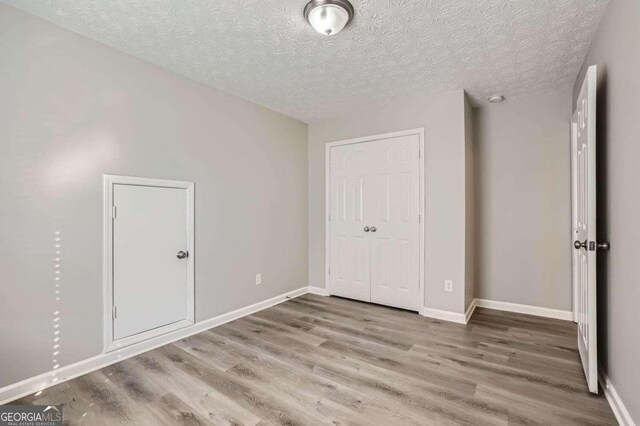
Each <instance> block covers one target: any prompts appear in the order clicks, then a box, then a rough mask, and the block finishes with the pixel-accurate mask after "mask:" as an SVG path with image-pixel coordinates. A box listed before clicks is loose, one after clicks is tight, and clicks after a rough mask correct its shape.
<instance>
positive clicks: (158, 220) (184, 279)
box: [108, 177, 193, 346]
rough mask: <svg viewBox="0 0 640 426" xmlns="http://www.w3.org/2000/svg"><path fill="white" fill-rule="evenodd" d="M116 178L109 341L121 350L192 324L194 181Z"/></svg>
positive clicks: (111, 192)
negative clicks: (110, 338)
mask: <svg viewBox="0 0 640 426" xmlns="http://www.w3.org/2000/svg"><path fill="white" fill-rule="evenodd" d="M112 179H113V180H114V181H113V182H111V183H110V185H109V187H108V190H109V195H110V202H111V210H112V214H111V228H110V230H111V232H110V236H111V246H110V252H111V263H110V268H111V283H112V286H111V291H112V293H111V295H110V296H111V297H110V299H111V304H112V308H111V311H112V312H111V318H110V319H111V322H112V324H111V325H112V330H111V331H112V334H111V336H112V340H111V342H110V343H112V344H115V345H117V346H122V345H126V344H130V343H134V342H136V341H140V340H144V339H146V338H149V337H153V336H155V335H159V334H163V333H166V332H168V331H171V330H173V329H176V328H181V327H184V326H186V325H190V324H192V323H193V269H192V268H193V262H192V257H193V253H192V251H193V244H192V243H193V238H192V230H193V220H192V217H190V216H191V215H192V214H193V208H192V193H193V192H192V184H190V183H177V185H176V184H171V183H170V182H172V181H158V180H153V179H142V180H141V182H140V181H138V180H137V179H136V178H126V177H112ZM190 251H191V253H190Z"/></svg>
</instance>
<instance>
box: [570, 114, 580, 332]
mask: <svg viewBox="0 0 640 426" xmlns="http://www.w3.org/2000/svg"><path fill="white" fill-rule="evenodd" d="M579 226H580V224H579V223H578V111H575V112H574V114H573V117H571V238H573V240H574V241H575V240H577V239H578V227H579ZM579 265H580V252H579V251H578V250H574V251H573V252H572V253H571V288H572V289H573V290H572V291H573V322H575V323H577V322H578V306H579V305H580V303H579V300H578V293H579V284H578V280H579V276H578V272H579Z"/></svg>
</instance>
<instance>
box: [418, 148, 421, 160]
mask: <svg viewBox="0 0 640 426" xmlns="http://www.w3.org/2000/svg"><path fill="white" fill-rule="evenodd" d="M421 155H422V151H420V150H418V158H422V157H421Z"/></svg>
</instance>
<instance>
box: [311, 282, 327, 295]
mask: <svg viewBox="0 0 640 426" xmlns="http://www.w3.org/2000/svg"><path fill="white" fill-rule="evenodd" d="M309 293H311V294H316V295H318V296H329V290H327V289H326V288H322V287H314V286H311V285H310V286H309Z"/></svg>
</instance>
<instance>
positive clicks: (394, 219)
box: [367, 135, 422, 310]
mask: <svg viewBox="0 0 640 426" xmlns="http://www.w3.org/2000/svg"><path fill="white" fill-rule="evenodd" d="M367 145H368V149H369V150H370V151H371V155H370V156H369V157H368V158H370V161H369V164H368V167H369V168H370V180H371V187H372V191H371V192H372V193H371V197H372V201H373V210H372V211H371V215H370V217H371V220H370V221H369V223H370V225H369V226H370V241H371V301H372V302H374V303H380V304H384V305H390V306H396V307H399V308H405V309H411V310H420V308H421V306H422V302H421V300H420V223H419V213H420V206H419V202H420V175H419V173H420V164H419V149H420V146H419V139H418V135H411V136H403V137H400V138H395V139H385V140H381V141H375V142H371V143H369V144H367Z"/></svg>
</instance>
